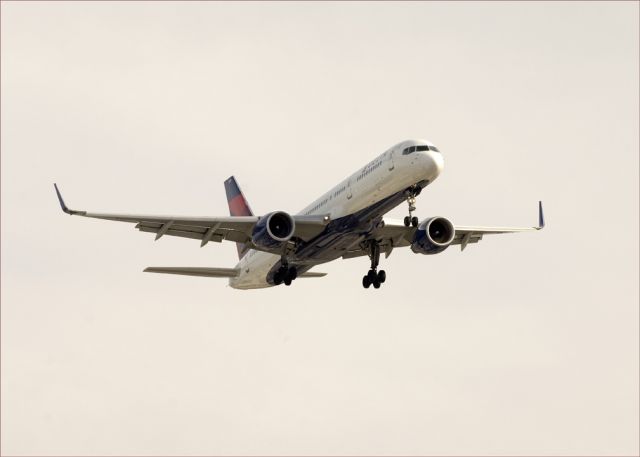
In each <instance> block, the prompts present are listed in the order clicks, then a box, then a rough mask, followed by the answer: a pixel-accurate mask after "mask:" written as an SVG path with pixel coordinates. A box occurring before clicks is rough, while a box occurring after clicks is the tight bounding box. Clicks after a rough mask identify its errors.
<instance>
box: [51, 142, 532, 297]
mask: <svg viewBox="0 0 640 457" xmlns="http://www.w3.org/2000/svg"><path fill="white" fill-rule="evenodd" d="M443 166H444V159H443V157H442V154H441V152H440V151H439V150H438V148H437V147H436V146H434V145H433V144H432V143H430V142H428V141H423V140H409V141H404V142H402V143H399V144H397V145H395V146H393V147H392V148H390V149H388V150H387V151H385V152H384V153H382V154H380V155H379V156H378V157H376V158H375V159H374V160H372V161H371V162H369V163H367V164H366V165H365V166H364V167H362V168H360V169H359V170H358V171H356V172H355V173H353V174H352V175H350V176H348V177H347V178H345V179H344V180H343V181H342V182H340V183H339V184H338V185H337V186H335V187H333V188H332V189H330V190H329V191H328V192H327V193H325V194H324V195H322V196H321V197H320V198H318V199H316V200H315V201H313V202H312V203H311V204H310V205H309V206H307V207H306V208H304V209H303V210H302V211H300V212H299V213H298V214H296V215H291V214H289V213H286V212H284V211H273V212H270V213H267V214H265V215H263V216H254V215H253V212H252V211H251V208H250V207H249V204H248V203H247V200H246V199H245V197H244V195H243V194H242V191H241V190H240V187H239V186H238V183H237V182H236V179H235V178H234V177H233V176H232V177H230V178H229V179H227V180H226V181H225V182H224V187H225V190H226V192H227V201H228V204H229V212H230V214H231V216H230V217H183V216H143V215H128V214H107V213H91V212H88V211H76V210H72V209H69V208H67V206H66V205H65V203H64V200H63V199H62V195H61V194H60V191H59V190H58V186H56V185H55V184H54V186H55V189H56V193H57V195H58V199H59V201H60V206H62V210H63V211H64V212H65V213H67V214H70V215H75V216H84V217H93V218H97V219H107V220H112V221H121V222H131V223H135V224H136V226H135V227H136V228H137V229H138V230H140V231H142V232H151V233H155V234H156V237H155V238H156V240H158V239H159V238H161V237H162V236H164V235H170V236H180V237H184V238H193V239H196V240H200V246H205V245H206V244H207V243H209V242H217V243H220V242H222V241H223V240H228V241H232V242H234V243H236V245H237V248H238V257H239V262H238V263H237V265H236V266H235V267H234V268H199V267H149V268H146V269H145V270H144V271H146V272H151V273H169V274H178V275H189V276H205V277H215V278H229V284H230V285H231V287H233V288H236V289H257V288H262V287H271V286H277V285H280V284H285V285H287V286H289V285H291V283H292V282H293V281H294V280H295V279H296V278H312V277H320V276H325V273H318V272H313V271H309V270H310V269H311V268H313V267H314V266H316V265H318V264H321V263H325V262H330V261H332V260H335V259H338V258H343V259H351V258H354V257H360V256H369V259H370V260H371V267H370V269H369V271H368V272H367V274H365V275H364V277H363V278H362V285H363V286H364V287H365V288H369V287H370V286H373V287H374V288H376V289H377V288H379V287H380V285H381V284H382V283H384V282H385V280H386V277H387V275H386V273H385V271H384V270H378V264H379V261H380V254H381V253H384V254H385V257H389V255H390V254H391V252H392V251H393V249H395V248H401V247H407V246H408V247H410V248H411V250H412V251H413V252H415V253H416V254H426V255H431V254H439V253H441V252H442V251H444V250H445V249H447V248H448V247H449V246H451V245H459V246H460V248H461V249H463V250H464V249H465V248H466V247H467V246H468V245H469V244H470V243H477V242H478V241H480V240H481V239H482V237H483V236H484V235H490V234H498V233H512V232H526V231H535V230H540V229H542V228H543V227H544V216H543V213H542V203H541V202H540V203H539V206H538V226H537V227H471V226H457V225H454V224H453V223H451V222H450V221H449V220H448V219H446V218H444V217H440V216H438V217H430V218H427V219H424V220H423V221H419V220H418V218H417V217H415V216H413V211H415V209H416V208H415V199H416V197H417V196H418V195H419V194H420V192H421V191H422V190H423V189H424V188H425V187H426V186H428V185H429V184H430V183H432V182H433V181H434V180H435V179H436V178H437V177H438V176H439V175H440V173H441V172H442V169H443ZM403 202H407V203H408V207H409V208H408V210H409V211H408V216H406V217H405V218H404V221H392V220H387V219H384V218H383V215H384V214H385V213H387V212H389V211H390V210H391V209H393V208H395V207H396V206H398V205H400V204H402V203H403Z"/></svg>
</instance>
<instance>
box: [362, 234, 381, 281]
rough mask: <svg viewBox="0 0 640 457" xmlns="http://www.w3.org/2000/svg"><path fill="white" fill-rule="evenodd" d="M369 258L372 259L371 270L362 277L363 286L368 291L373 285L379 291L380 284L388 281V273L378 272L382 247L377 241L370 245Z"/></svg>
mask: <svg viewBox="0 0 640 457" xmlns="http://www.w3.org/2000/svg"><path fill="white" fill-rule="evenodd" d="M369 258H371V269H370V270H369V272H368V273H367V274H366V275H364V276H363V277H362V286H363V287H364V288H365V289H368V288H369V286H371V285H373V288H374V289H379V288H380V284H382V283H384V282H385V281H386V280H387V273H386V272H385V271H384V270H380V271H377V270H378V263H380V246H379V245H378V243H376V241H375V240H373V241H371V242H370V244H369Z"/></svg>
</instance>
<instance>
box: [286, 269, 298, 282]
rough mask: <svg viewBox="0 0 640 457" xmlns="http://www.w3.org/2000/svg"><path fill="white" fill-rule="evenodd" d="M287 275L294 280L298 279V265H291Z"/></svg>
mask: <svg viewBox="0 0 640 457" xmlns="http://www.w3.org/2000/svg"><path fill="white" fill-rule="evenodd" d="M287 275H288V276H289V277H290V278H291V280H292V281H293V280H294V279H296V278H297V277H298V270H297V269H296V267H291V268H289V271H288V272H287Z"/></svg>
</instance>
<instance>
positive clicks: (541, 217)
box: [536, 201, 544, 230]
mask: <svg viewBox="0 0 640 457" xmlns="http://www.w3.org/2000/svg"><path fill="white" fill-rule="evenodd" d="M536 228H537V229H538V230H542V229H543V228H544V212H543V211H542V201H539V202H538V227H536Z"/></svg>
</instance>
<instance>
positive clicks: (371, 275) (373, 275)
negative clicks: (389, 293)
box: [367, 270, 378, 284]
mask: <svg viewBox="0 0 640 457" xmlns="http://www.w3.org/2000/svg"><path fill="white" fill-rule="evenodd" d="M367 278H369V282H370V283H371V284H373V282H374V281H375V280H376V279H378V275H377V274H376V272H375V271H373V270H369V273H367Z"/></svg>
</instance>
